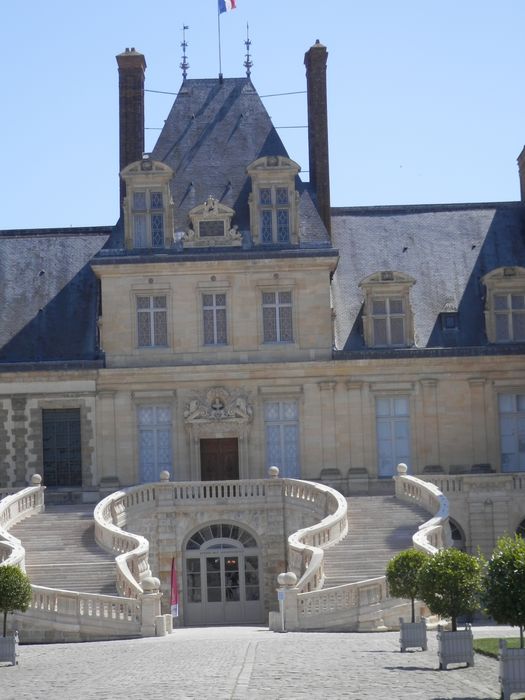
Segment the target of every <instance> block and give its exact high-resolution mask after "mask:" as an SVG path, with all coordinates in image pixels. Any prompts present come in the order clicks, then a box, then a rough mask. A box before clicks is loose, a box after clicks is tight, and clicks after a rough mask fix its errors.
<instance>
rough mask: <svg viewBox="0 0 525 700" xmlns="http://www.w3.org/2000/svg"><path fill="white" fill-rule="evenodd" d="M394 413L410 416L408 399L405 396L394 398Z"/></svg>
mask: <svg viewBox="0 0 525 700" xmlns="http://www.w3.org/2000/svg"><path fill="white" fill-rule="evenodd" d="M394 413H395V415H396V416H408V415H409V413H408V399H407V398H406V397H404V396H401V397H399V398H395V399H394Z"/></svg>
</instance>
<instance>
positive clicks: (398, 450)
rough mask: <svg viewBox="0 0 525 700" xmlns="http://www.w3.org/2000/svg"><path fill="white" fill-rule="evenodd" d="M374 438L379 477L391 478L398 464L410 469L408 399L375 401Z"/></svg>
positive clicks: (393, 397)
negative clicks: (402, 463) (401, 463)
mask: <svg viewBox="0 0 525 700" xmlns="http://www.w3.org/2000/svg"><path fill="white" fill-rule="evenodd" d="M376 436H377V457H378V475H379V476H393V475H394V474H395V473H396V467H397V465H398V464H399V462H404V463H405V464H406V465H408V466H409V467H410V409H409V400H408V397H406V396H392V397H388V398H377V399H376Z"/></svg>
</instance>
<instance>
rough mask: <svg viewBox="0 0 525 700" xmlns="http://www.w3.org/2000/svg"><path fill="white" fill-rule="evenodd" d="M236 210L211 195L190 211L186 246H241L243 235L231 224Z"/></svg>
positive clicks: (185, 236) (185, 237)
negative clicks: (189, 226) (189, 225)
mask: <svg viewBox="0 0 525 700" xmlns="http://www.w3.org/2000/svg"><path fill="white" fill-rule="evenodd" d="M234 214H235V211H234V210H233V209H231V208H230V207H227V206H226V205H225V204H221V203H220V202H219V201H218V200H217V199H215V197H212V196H211V195H210V196H209V197H208V199H207V200H206V201H205V202H204V204H200V205H199V206H198V207H194V208H193V209H192V210H191V211H190V212H189V217H190V221H191V228H190V229H188V231H186V232H185V233H184V237H183V241H184V246H185V247H186V246H188V247H192V246H205V247H209V246H240V245H241V244H242V237H241V234H240V233H239V231H238V230H237V227H236V226H233V227H232V225H231V220H232V217H233V216H234Z"/></svg>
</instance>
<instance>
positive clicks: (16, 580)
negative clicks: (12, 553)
mask: <svg viewBox="0 0 525 700" xmlns="http://www.w3.org/2000/svg"><path fill="white" fill-rule="evenodd" d="M31 596H32V593H31V583H30V582H29V578H28V576H27V574H26V573H24V572H23V571H22V570H21V569H19V568H18V566H14V565H12V564H6V565H4V566H0V612H1V613H3V614H4V624H3V636H4V637H5V636H6V635H7V613H10V612H15V611H16V610H20V611H21V612H25V611H26V610H27V608H28V607H29V603H30V602H31Z"/></svg>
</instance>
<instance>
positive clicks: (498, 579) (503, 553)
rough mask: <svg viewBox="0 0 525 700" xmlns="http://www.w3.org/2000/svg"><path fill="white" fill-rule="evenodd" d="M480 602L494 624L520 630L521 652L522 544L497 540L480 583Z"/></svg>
mask: <svg viewBox="0 0 525 700" xmlns="http://www.w3.org/2000/svg"><path fill="white" fill-rule="evenodd" d="M482 602H483V605H484V607H485V609H486V612H487V613H488V614H489V615H490V616H491V617H493V618H494V620H495V621H496V622H498V623H499V624H503V625H512V626H513V627H519V629H520V648H521V649H523V648H524V644H523V630H524V628H525V540H524V539H523V538H522V537H520V536H519V535H516V536H515V537H509V536H506V537H501V538H500V539H499V540H498V541H497V543H496V547H495V549H494V551H493V553H492V556H491V558H490V560H489V562H488V565H487V568H486V571H485V576H484V579H483V596H482Z"/></svg>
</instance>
